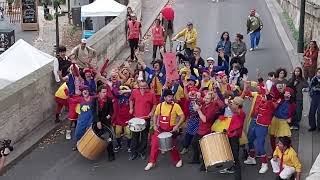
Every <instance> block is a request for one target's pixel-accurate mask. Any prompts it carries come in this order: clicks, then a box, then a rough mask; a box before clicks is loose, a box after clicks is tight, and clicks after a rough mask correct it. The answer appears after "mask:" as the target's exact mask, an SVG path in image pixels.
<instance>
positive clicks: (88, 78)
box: [84, 72, 92, 80]
mask: <svg viewBox="0 0 320 180" xmlns="http://www.w3.org/2000/svg"><path fill="white" fill-rule="evenodd" d="M84 76H85V77H86V80H90V79H92V74H91V73H89V72H88V73H85V74H84Z"/></svg>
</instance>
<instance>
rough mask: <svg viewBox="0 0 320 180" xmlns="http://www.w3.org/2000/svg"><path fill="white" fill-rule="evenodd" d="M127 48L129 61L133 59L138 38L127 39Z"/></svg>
mask: <svg viewBox="0 0 320 180" xmlns="http://www.w3.org/2000/svg"><path fill="white" fill-rule="evenodd" d="M128 41H129V46H130V52H131V53H130V58H131V60H134V57H135V51H136V49H138V44H139V38H134V39H129V40H128Z"/></svg>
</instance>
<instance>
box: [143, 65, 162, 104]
mask: <svg viewBox="0 0 320 180" xmlns="http://www.w3.org/2000/svg"><path fill="white" fill-rule="evenodd" d="M139 63H140V64H141V65H142V66H143V68H144V70H145V72H147V73H148V76H147V83H148V86H149V87H150V88H151V90H152V91H153V92H154V93H155V95H156V99H157V102H160V97H161V92H162V89H163V85H164V84H165V82H166V71H165V66H164V65H163V63H162V61H161V60H156V61H155V62H154V63H153V68H149V67H148V66H146V65H145V63H144V62H143V60H139Z"/></svg>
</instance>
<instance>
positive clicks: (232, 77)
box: [229, 63, 240, 85]
mask: <svg viewBox="0 0 320 180" xmlns="http://www.w3.org/2000/svg"><path fill="white" fill-rule="evenodd" d="M229 83H230V84H232V83H233V84H237V85H239V83H240V65H239V64H238V63H234V64H233V65H232V69H231V71H230V73H229Z"/></svg>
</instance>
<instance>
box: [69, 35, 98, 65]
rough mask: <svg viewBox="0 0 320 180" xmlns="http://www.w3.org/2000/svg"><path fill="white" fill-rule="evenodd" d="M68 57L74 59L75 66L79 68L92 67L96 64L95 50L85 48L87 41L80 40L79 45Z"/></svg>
mask: <svg viewBox="0 0 320 180" xmlns="http://www.w3.org/2000/svg"><path fill="white" fill-rule="evenodd" d="M69 57H74V58H72V59H74V60H75V61H76V62H75V63H76V64H77V65H78V66H80V68H86V67H92V66H93V65H95V64H96V62H95V60H93V59H95V58H96V57H97V52H96V50H95V49H93V48H91V47H89V46H87V40H86V39H81V43H80V44H79V45H78V46H76V47H75V48H73V49H72V51H71V54H70V55H69Z"/></svg>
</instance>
